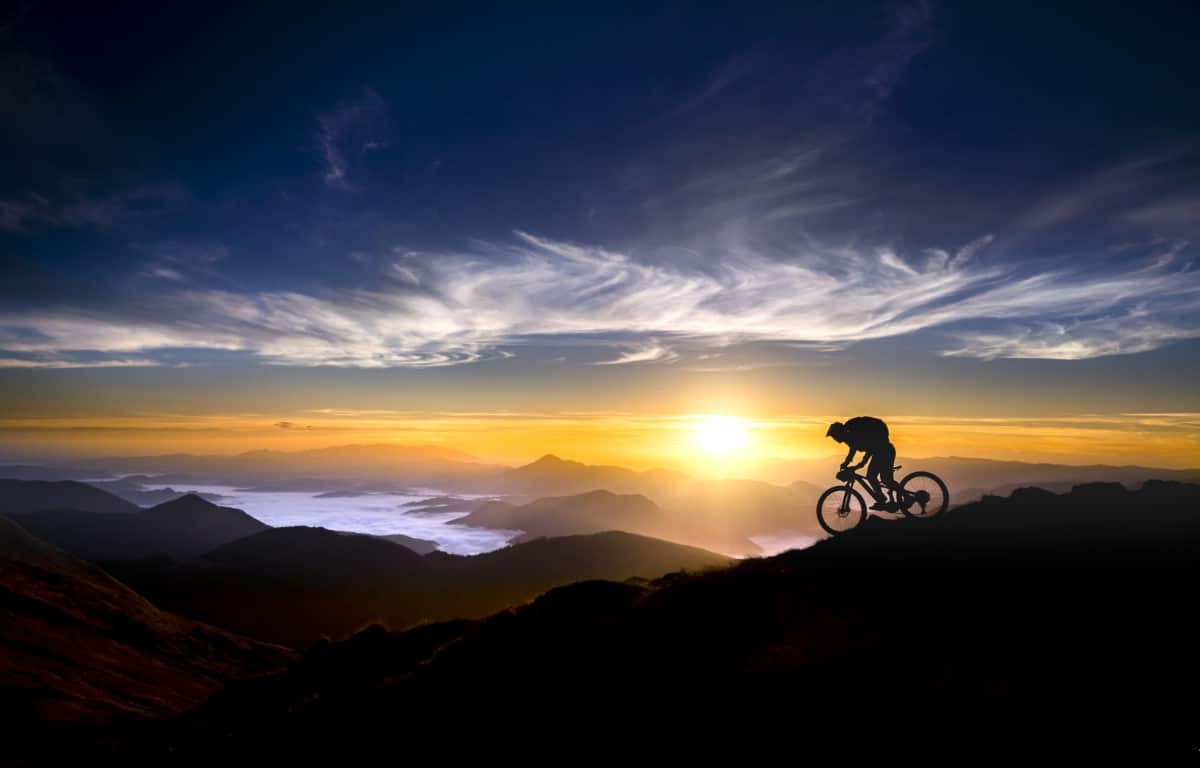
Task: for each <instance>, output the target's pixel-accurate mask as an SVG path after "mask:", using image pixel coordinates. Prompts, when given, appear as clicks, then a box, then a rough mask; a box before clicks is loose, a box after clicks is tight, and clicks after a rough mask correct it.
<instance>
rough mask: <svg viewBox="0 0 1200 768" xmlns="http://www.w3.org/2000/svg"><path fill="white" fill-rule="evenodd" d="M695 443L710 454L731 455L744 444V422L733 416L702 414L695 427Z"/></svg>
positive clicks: (745, 435) (738, 450)
mask: <svg viewBox="0 0 1200 768" xmlns="http://www.w3.org/2000/svg"><path fill="white" fill-rule="evenodd" d="M694 436H695V440H696V445H697V446H699V448H700V450H702V451H704V452H705V453H707V454H709V455H712V456H731V455H733V454H736V453H738V452H740V451H741V450H742V449H743V448H744V447H745V446H746V437H747V434H746V423H745V422H744V421H742V420H741V419H739V418H736V417H734V416H718V415H711V416H704V417H702V418H701V419H700V420H699V421H698V422H696V427H695V435H694Z"/></svg>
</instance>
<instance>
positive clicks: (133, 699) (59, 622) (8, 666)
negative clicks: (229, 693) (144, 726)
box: [0, 517, 289, 761]
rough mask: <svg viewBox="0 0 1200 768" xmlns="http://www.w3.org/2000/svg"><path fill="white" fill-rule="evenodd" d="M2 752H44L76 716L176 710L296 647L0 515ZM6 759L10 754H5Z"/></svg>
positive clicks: (85, 721)
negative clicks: (102, 565)
mask: <svg viewBox="0 0 1200 768" xmlns="http://www.w3.org/2000/svg"><path fill="white" fill-rule="evenodd" d="M0 616H2V619H0V711H2V712H3V715H4V724H5V728H4V734H5V735H4V738H3V739H0V756H8V757H9V758H11V757H13V756H14V755H15V754H21V753H26V756H27V757H28V756H32V755H35V754H36V755H38V756H40V759H42V760H46V759H47V755H46V752H47V751H48V750H49V749H50V748H52V747H54V746H55V741H56V740H58V739H69V740H73V741H76V742H77V743H78V742H79V741H80V740H85V738H86V737H85V736H83V735H82V734H80V733H79V732H77V731H76V730H74V729H75V728H77V727H79V726H96V725H99V724H111V723H124V722H128V721H131V720H134V719H137V718H143V717H161V716H166V715H172V714H177V713H179V712H181V711H183V710H184V709H187V708H188V707H190V706H192V705H194V704H196V703H197V702H199V701H200V700H202V699H204V698H206V697H207V696H209V695H211V694H212V693H213V692H215V691H216V690H217V689H219V688H220V687H221V686H222V685H224V684H225V683H226V682H228V681H230V680H233V679H237V678H242V677H246V676H248V675H252V674H256V673H259V672H264V671H268V670H271V669H274V668H277V667H279V666H281V665H282V664H284V663H285V662H286V661H287V660H288V658H289V653H288V652H286V651H285V650H284V649H282V648H279V647H276V646H270V645H264V644H262V643H257V642H254V641H250V640H247V639H245V638H240V637H237V636H235V635H232V634H229V633H227V632H223V631H221V630H217V629H214V628H212V627H208V626H205V625H203V624H200V623H198V622H195V621H191V620H188V619H184V618H181V617H178V616H174V615H171V614H168V613H164V612H162V611H159V610H158V609H157V608H155V607H154V606H153V605H151V604H150V603H149V602H147V601H146V600H145V599H144V598H142V597H140V596H139V595H137V594H136V593H134V592H133V591H131V590H130V589H128V588H127V587H125V586H124V585H123V584H121V583H120V582H118V581H116V580H114V579H113V578H112V577H111V576H109V575H108V574H107V573H105V572H104V571H102V570H100V569H99V568H97V567H95V566H93V565H90V564H88V563H85V562H83V561H80V560H77V559H76V558H74V557H71V556H70V555H68V554H66V553H64V552H62V551H60V550H58V549H56V548H55V547H53V546H51V545H50V544H48V543H46V542H43V541H41V540H39V539H37V538H35V537H34V536H32V535H31V534H29V533H28V532H26V531H25V530H24V529H22V528H21V527H20V526H19V525H17V524H16V523H14V522H13V521H12V520H9V519H6V518H2V517H0ZM0 761H2V760H0Z"/></svg>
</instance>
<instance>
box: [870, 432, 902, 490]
mask: <svg viewBox="0 0 1200 768" xmlns="http://www.w3.org/2000/svg"><path fill="white" fill-rule="evenodd" d="M875 455H876V458H877V459H878V461H879V478H880V480H882V481H883V484H884V485H885V486H887V487H888V488H890V489H891V490H898V489H899V488H900V485H899V483H897V482H896V470H894V469H892V467H894V466H896V446H894V445H892V444H891V443H888V444H887V445H886V446H885V447H883V448H880V449H879V453H877V454H875Z"/></svg>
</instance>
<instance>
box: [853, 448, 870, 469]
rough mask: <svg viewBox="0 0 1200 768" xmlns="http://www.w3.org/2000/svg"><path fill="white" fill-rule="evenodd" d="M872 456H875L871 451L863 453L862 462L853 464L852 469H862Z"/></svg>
mask: <svg viewBox="0 0 1200 768" xmlns="http://www.w3.org/2000/svg"><path fill="white" fill-rule="evenodd" d="M874 456H875V454H874V453H873V452H872V451H863V457H862V461H860V462H858V463H857V464H855V465H854V468H855V469H862V468H863V467H865V466H867V462H868V461H870V460H871V458H872V457H874Z"/></svg>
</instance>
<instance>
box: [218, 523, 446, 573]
mask: <svg viewBox="0 0 1200 768" xmlns="http://www.w3.org/2000/svg"><path fill="white" fill-rule="evenodd" d="M204 559H205V560H209V561H211V562H214V563H219V564H221V565H224V566H226V567H229V568H235V569H237V570H239V571H242V572H245V573H253V574H256V575H259V576H262V577H268V578H272V579H280V580H287V581H293V580H296V581H317V582H325V583H334V584H342V583H364V584H371V583H378V582H388V581H391V580H395V579H404V578H407V577H409V576H411V575H413V574H416V573H420V572H423V571H424V570H426V567H425V561H424V559H423V558H422V557H421V556H420V555H418V554H417V553H416V552H413V551H412V550H410V549H408V548H407V547H405V546H402V545H400V544H397V543H395V542H391V541H385V540H383V539H381V538H379V537H376V536H367V535H361V534H347V533H342V532H339V531H330V530H328V529H326V528H312V527H306V526H294V527H288V528H270V529H267V530H265V531H262V532H260V533H256V534H254V535H253V536H247V537H246V538H244V539H239V540H237V541H233V542H230V543H228V544H225V545H223V546H221V547H218V548H217V549H215V550H213V551H212V552H209V553H208V554H206V555H205V556H204Z"/></svg>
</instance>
